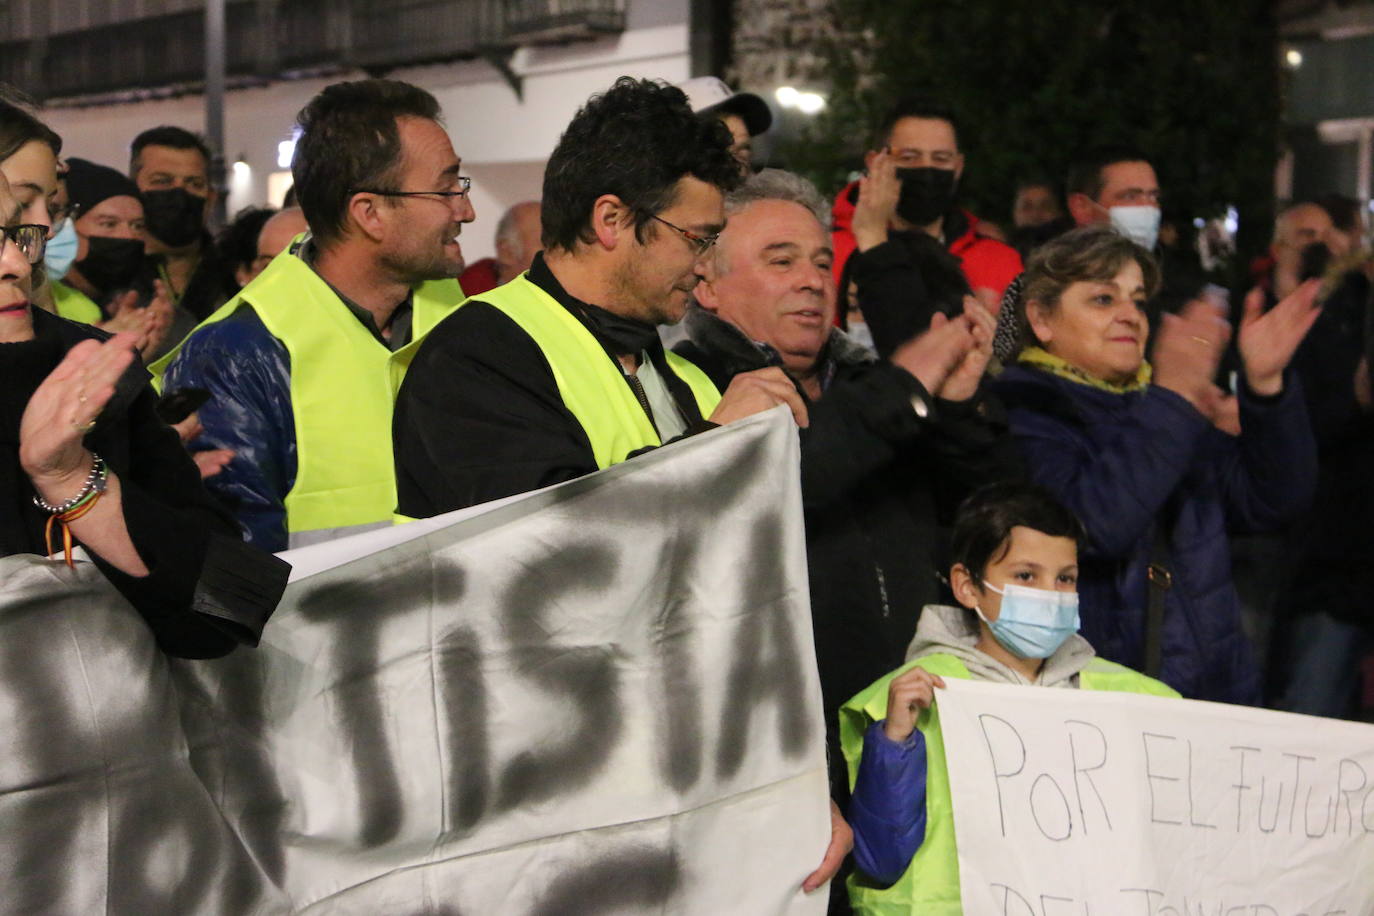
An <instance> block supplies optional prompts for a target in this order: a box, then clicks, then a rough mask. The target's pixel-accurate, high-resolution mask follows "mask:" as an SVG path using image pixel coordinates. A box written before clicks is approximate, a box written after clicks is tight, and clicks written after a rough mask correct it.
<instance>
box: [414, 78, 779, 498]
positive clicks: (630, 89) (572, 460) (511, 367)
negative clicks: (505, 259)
mask: <svg viewBox="0 0 1374 916" xmlns="http://www.w3.org/2000/svg"><path fill="white" fill-rule="evenodd" d="M729 147H730V136H729V133H728V132H727V131H726V130H725V128H724V127H723V126H722V125H721V124H720V123H719V122H717V121H714V120H711V121H701V120H698V119H697V118H696V117H695V116H694V115H693V114H692V111H691V109H690V108H689V107H688V105H687V100H686V97H685V96H684V95H683V94H682V92H681V90H678V89H675V88H673V87H671V86H663V85H660V84H657V83H653V82H650V81H647V80H633V79H630V78H628V77H622V78H621V79H620V80H618V81H617V82H616V84H615V85H614V86H613V87H612V88H611V89H609V90H608V91H607V92H605V93H603V94H601V95H599V96H595V97H593V98H592V99H591V100H590V101H589V102H588V103H587V104H586V105H585V106H584V107H583V108H582V109H581V110H580V111H579V112H578V113H577V115H576V116H575V117H574V118H573V120H572V123H571V124H569V125H568V128H567V130H566V131H565V132H564V133H563V137H562V139H561V140H560V141H559V143H558V146H557V148H556V149H555V150H554V152H553V155H552V157H551V158H550V159H549V164H548V167H547V169H546V170H545V172H544V190H543V212H542V216H541V222H542V227H543V243H544V251H543V252H542V253H541V254H539V255H537V256H536V257H535V259H534V263H533V264H532V265H531V267H530V269H529V272H528V273H527V274H525V275H522V276H521V277H517V278H516V279H515V280H512V281H511V282H510V283H507V284H505V285H503V286H499V287H497V288H496V289H494V290H491V291H489V292H486V293H483V294H481V295H480V296H477V297H474V299H472V300H470V301H469V302H468V303H467V304H465V305H464V306H463V307H462V308H461V309H459V310H458V311H457V312H456V313H455V314H454V315H452V316H450V317H449V318H448V319H446V320H445V321H444V322H442V323H441V324H440V326H439V327H437V328H435V329H434V332H433V333H432V334H431V335H430V337H429V339H428V340H426V341H425V344H424V346H423V347H421V348H420V351H419V352H418V353H417V354H416V357H415V360H414V363H413V365H412V366H411V369H410V372H409V374H408V375H407V377H406V381H405V383H404V384H403V385H402V387H401V391H400V395H399V396H398V399H397V403H396V421H395V427H394V436H395V451H396V475H397V494H398V497H399V510H400V512H401V514H403V515H407V516H412V517H429V516H433V515H438V514H440V513H443V512H448V511H450V510H453V509H458V508H462V507H465V506H471V505H475V504H477V503H482V502H486V501H488V500H492V499H497V498H499V497H503V496H510V495H512V494H516V493H523V492H526V491H529V490H534V489H538V488H540V487H545V486H549V485H551V484H555V483H560V482H562V481H565V480H571V479H573V478H575V477H580V476H582V475H583V474H588V473H591V472H592V471H595V470H598V469H600V468H605V467H609V466H610V465H613V464H616V463H619V462H621V461H624V460H625V459H626V458H629V457H632V456H633V455H635V454H636V453H638V452H641V451H643V450H645V449H648V448H653V447H656V446H659V445H661V444H663V443H665V442H669V441H671V440H673V439H675V438H678V437H680V436H683V435H690V434H692V433H695V432H698V431H700V430H702V429H707V428H710V427H711V426H713V425H715V424H721V423H728V422H730V421H731V420H735V419H739V418H741V417H744V416H748V415H750V414H753V413H757V412H758V411H761V410H766V409H768V408H770V407H773V406H774V405H776V404H780V403H786V404H789V405H790V406H791V407H792V409H793V412H794V414H795V415H796V417H797V419H798V422H801V423H803V424H804V423H805V407H804V406H803V405H802V402H801V399H800V398H799V397H798V395H797V393H796V390H795V389H794V388H793V387H792V384H791V383H790V382H789V381H788V380H787V378H786V376H784V375H783V374H782V372H781V371H780V370H778V369H776V368H770V369H765V370H762V371H759V372H752V373H746V374H745V375H744V376H741V377H739V378H737V379H736V380H735V381H734V382H732V383H731V385H730V386H729V388H728V389H727V390H726V391H725V393H724V395H723V396H722V394H721V393H720V392H719V391H718V390H717V389H716V387H715V386H714V385H712V384H711V382H710V380H709V379H708V378H707V377H706V376H705V374H703V373H702V372H701V370H699V369H698V368H697V367H695V366H693V365H692V364H691V363H690V362H688V361H687V360H685V359H683V358H681V357H679V356H677V355H676V354H672V353H667V352H665V351H664V348H663V345H662V344H661V343H660V341H659V337H658V325H660V324H674V323H676V322H677V321H679V320H680V319H681V318H682V316H683V313H684V312H685V311H686V308H687V301H688V298H689V296H690V294H691V292H692V290H693V288H694V287H695V286H696V284H697V280H698V279H699V277H700V271H701V270H702V258H703V255H704V254H705V253H706V252H707V250H708V249H709V248H710V247H711V245H712V244H713V243H714V242H715V238H716V235H717V234H718V233H719V232H720V230H721V228H722V226H723V225H724V222H725V218H724V215H723V209H722V195H723V192H724V191H728V190H729V189H731V188H733V187H734V186H735V185H737V184H738V183H739V181H740V175H739V168H738V166H737V165H736V163H735V161H734V159H733V158H732V157H731V155H730V152H729Z"/></svg>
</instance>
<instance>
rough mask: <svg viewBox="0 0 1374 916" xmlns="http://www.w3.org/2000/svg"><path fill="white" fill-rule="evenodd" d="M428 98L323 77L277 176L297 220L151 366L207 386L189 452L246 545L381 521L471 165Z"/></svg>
mask: <svg viewBox="0 0 1374 916" xmlns="http://www.w3.org/2000/svg"><path fill="white" fill-rule="evenodd" d="M439 117H440V113H439V105H438V103H437V102H436V101H435V100H434V97H433V96H431V95H430V94H429V93H427V92H425V91H424V90H422V89H419V88H417V87H415V86H411V85H409V84H407V83H401V82H395V81H390V80H363V81H359V82H350V83H336V84H334V85H332V86H329V87H326V88H325V89H324V91H323V92H321V93H320V94H319V95H318V96H316V97H315V98H314V99H313V100H312V101H311V102H310V104H308V105H307V106H306V107H305V108H304V109H303V110H302V111H301V113H300V116H299V118H298V122H299V124H298V126H299V128H300V136H299V139H298V140H297V143H296V153H295V157H294V159H293V160H292V164H291V172H292V177H293V179H294V181H295V187H296V192H297V196H298V198H299V201H300V207H301V210H302V212H303V213H304V216H305V220H306V222H307V223H308V224H309V227H310V233H309V234H308V235H306V236H304V237H303V238H302V239H300V240H297V241H296V242H295V243H293V244H292V245H291V246H290V247H289V248H288V249H287V250H286V251H285V252H283V253H282V254H280V255H278V256H277V257H276V258H274V259H273V260H272V262H271V263H270V264H268V266H267V267H266V269H265V270H263V272H262V273H261V274H260V275H259V276H258V277H257V278H256V279H255V280H253V282H251V283H250V284H248V286H246V287H244V289H243V290H242V292H240V293H239V295H238V296H237V297H235V298H234V299H233V300H231V301H230V302H228V303H227V304H225V306H224V307H223V308H221V309H220V310H219V311H217V312H216V313H215V314H213V315H211V316H210V317H209V318H208V319H207V320H206V322H205V323H204V324H202V325H201V326H200V327H199V328H197V329H196V330H195V331H194V332H193V333H192V334H191V336H190V337H189V338H188V339H187V340H186V342H185V343H184V344H183V345H182V346H181V348H180V349H179V351H177V352H175V353H173V354H171V355H169V356H168V357H167V358H166V359H164V360H161V361H159V362H158V363H156V364H154V366H153V371H154V372H155V373H156V374H158V375H160V376H161V380H162V387H163V390H164V391H165V392H172V391H176V390H178V389H181V388H202V389H205V390H208V391H209V392H210V394H211V399H210V400H209V401H208V402H207V403H206V404H205V405H204V406H203V407H201V408H200V421H201V424H202V425H203V426H204V433H203V434H202V435H201V437H200V439H199V440H197V441H196V442H195V443H193V444H192V448H193V449H202V448H207V449H208V448H226V449H232V450H233V451H234V452H235V457H234V459H233V460H232V461H230V463H229V465H228V466H227V467H226V468H225V470H224V471H223V472H221V473H220V474H219V475H217V476H216V477H214V478H211V479H210V480H208V481H207V484H208V486H209V489H211V490H212V491H213V492H214V493H215V494H216V495H217V496H219V497H220V498H221V499H223V500H224V501H225V502H226V503H227V504H228V505H229V507H230V508H231V509H232V510H233V511H234V512H235V514H236V515H237V517H238V519H239V521H240V523H241V524H242V525H243V527H244V529H245V531H246V532H247V538H248V540H249V542H250V543H252V544H254V545H255V546H258V547H261V548H263V549H265V550H271V551H278V550H283V549H285V548H287V547H288V546H290V547H298V546H304V545H306V544H311V543H317V542H319V541H323V540H329V539H331V538H334V537H339V536H342V535H345V534H352V533H355V532H357V531H359V530H363V529H366V528H370V527H376V526H380V525H386V524H390V522H391V517H392V512H393V510H394V508H395V506H396V488H395V476H394V472H393V466H394V462H393V458H392V453H391V435H390V433H391V415H392V408H393V406H394V401H393V396H392V392H393V391H394V388H393V387H392V386H393V378H394V377H395V376H396V375H399V374H400V373H402V372H404V370H405V367H406V366H407V365H408V363H409V361H410V357H411V354H412V353H413V352H414V351H415V349H416V348H417V347H418V346H419V343H420V341H421V339H422V338H423V337H424V335H425V334H426V333H427V332H428V331H429V330H430V329H431V328H433V327H434V326H435V325H436V324H437V323H438V322H439V321H440V319H442V318H444V317H445V316H446V315H448V314H449V313H450V312H452V311H453V310H454V309H455V308H456V307H457V305H458V303H459V302H460V301H461V300H462V298H463V294H462V291H461V290H460V289H459V286H458V283H457V281H456V280H454V279H453V278H455V277H457V276H458V274H459V273H461V272H462V269H463V254H462V249H461V247H460V246H459V242H458V235H459V233H460V232H461V231H462V228H463V224H464V223H469V222H471V221H472V220H473V218H474V213H473V209H472V204H471V203H470V202H469V200H468V187H469V183H470V182H469V179H468V178H466V177H464V176H462V175H460V174H459V165H460V161H459V158H458V156H457V154H456V153H455V152H454V151H453V145H452V144H451V142H450V141H449V137H448V134H447V133H446V132H445V130H444V128H443V126H442V125H441V124H440V122H439Z"/></svg>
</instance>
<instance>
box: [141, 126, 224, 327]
mask: <svg viewBox="0 0 1374 916" xmlns="http://www.w3.org/2000/svg"><path fill="white" fill-rule="evenodd" d="M210 156H211V154H210V148H209V147H208V146H206V144H205V141H204V140H202V139H201V138H200V137H198V136H197V135H195V134H193V133H191V132H190V131H189V130H185V129H184V128H180V127H172V126H166V125H164V126H162V127H154V128H151V129H150V130H145V131H144V132H143V133H141V134H139V135H138V136H137V137H135V138H134V142H133V144H132V145H131V146H130V159H129V177H130V178H132V179H133V180H134V182H135V183H136V184H137V185H138V190H139V194H140V196H141V197H142V199H143V209H144V214H145V218H146V224H147V237H148V254H149V255H150V256H151V261H152V263H151V264H150V265H149V272H150V273H151V274H152V276H154V277H157V278H158V279H161V280H162V282H163V284H164V285H165V286H166V287H167V291H168V293H169V294H170V295H171V297H172V301H173V302H174V303H176V304H177V306H178V307H179V311H180V312H183V313H184V314H182V315H181V318H182V320H181V321H180V322H179V325H185V326H184V327H181V328H180V329H179V330H180V334H179V335H177V336H178V339H179V338H180V336H184V334H185V333H186V332H188V331H190V329H191V327H194V325H195V322H196V321H199V320H201V319H203V318H205V317H206V316H208V315H209V314H210V313H211V312H213V311H214V310H215V309H217V308H219V307H220V306H221V305H223V304H224V303H225V302H227V301H228V299H229V296H230V294H231V293H230V291H229V290H226V289H223V288H222V284H221V283H219V282H218V278H219V273H220V272H219V271H216V270H214V269H212V268H211V266H210V265H209V264H208V262H207V260H206V259H207V257H208V256H210V255H211V252H212V249H213V246H212V244H211V238H210V234H209V233H208V232H207V231H206V228H205V224H206V221H207V220H208V219H209V216H210V213H211V211H212V210H213V208H214V204H215V199H216V196H217V192H216V190H215V188H213V187H212V186H211V184H210Z"/></svg>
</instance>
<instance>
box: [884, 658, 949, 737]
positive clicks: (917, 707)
mask: <svg viewBox="0 0 1374 916" xmlns="http://www.w3.org/2000/svg"><path fill="white" fill-rule="evenodd" d="M944 686H945V682H944V679H943V678H941V677H940V676H939V675H938V674H931V673H930V672H929V671H927V670H926V669H924V668H921V667H919V666H918V667H916V668H912V669H911V670H910V671H907V672H906V673H905V674H901V675H898V676H897V677H894V678H893V679H892V682H891V683H890V684H888V685H887V721H886V722H884V723H883V734H885V735H887V737H888V738H889V739H890V740H892V741H895V742H897V743H898V744H901V743H902V742H903V741H905V740H906V739H907V738H909V737H911V733H912V732H913V731H915V730H916V720H917V719H918V718H919V717H920V715H921V710H923V709H929V708H930V704H931V703H933V702H935V688H936V687H940V688H943V687H944Z"/></svg>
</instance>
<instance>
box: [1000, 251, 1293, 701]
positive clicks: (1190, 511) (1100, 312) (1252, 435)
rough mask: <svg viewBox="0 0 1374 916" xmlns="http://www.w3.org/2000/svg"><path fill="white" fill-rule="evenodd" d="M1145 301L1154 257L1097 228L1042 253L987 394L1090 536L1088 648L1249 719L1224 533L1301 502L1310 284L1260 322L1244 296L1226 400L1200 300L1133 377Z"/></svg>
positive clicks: (1224, 328) (1140, 358)
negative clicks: (1009, 360) (1301, 375)
mask: <svg viewBox="0 0 1374 916" xmlns="http://www.w3.org/2000/svg"><path fill="white" fill-rule="evenodd" d="M1158 286H1159V268H1158V267H1157V265H1156V264H1155V260H1154V258H1153V256H1152V255H1151V254H1150V253H1149V252H1148V251H1146V250H1145V249H1144V248H1142V247H1141V246H1139V245H1137V244H1136V243H1135V242H1133V241H1131V240H1130V239H1128V238H1126V237H1125V236H1123V235H1119V234H1118V233H1117V232H1116V231H1114V230H1112V229H1110V228H1107V227H1088V228H1083V229H1076V230H1074V231H1072V232H1069V233H1067V234H1065V235H1063V236H1060V237H1059V238H1057V239H1054V240H1052V241H1050V242H1048V243H1046V244H1045V245H1043V246H1042V247H1040V248H1039V249H1037V250H1036V252H1035V254H1034V255H1033V256H1032V257H1031V260H1030V263H1029V265H1028V266H1027V268H1026V272H1025V274H1024V276H1023V278H1022V293H1021V296H1022V298H1021V301H1020V303H1019V304H1018V309H1017V314H1018V319H1019V323H1020V330H1021V348H1020V352H1019V353H1018V354H1017V356H1016V358H1015V361H1014V364H1012V365H1009V366H1008V367H1007V368H1006V369H1005V370H1004V371H1003V372H1002V374H1001V375H999V376H998V377H997V379H996V381H995V382H994V384H993V390H994V391H995V392H996V393H997V394H998V395H999V397H1001V399H1002V401H1003V403H1004V404H1005V405H1006V406H1007V409H1008V420H1009V422H1010V426H1011V431H1012V434H1013V436H1014V437H1015V439H1016V442H1017V445H1018V446H1019V447H1020V449H1021V453H1022V457H1024V458H1025V461H1026V466H1027V468H1028V470H1029V471H1030V474H1031V477H1032V479H1034V480H1035V482H1037V483H1039V484H1041V485H1042V486H1044V487H1045V488H1046V489H1047V490H1049V491H1050V492H1051V493H1052V494H1053V495H1054V496H1056V497H1057V498H1058V499H1059V500H1060V501H1061V502H1062V503H1064V505H1065V506H1067V507H1068V508H1069V509H1070V510H1071V511H1072V512H1073V513H1074V514H1075V515H1076V516H1078V518H1080V519H1081V520H1082V521H1083V524H1084V527H1085V528H1086V530H1087V539H1086V541H1085V542H1084V547H1083V550H1082V552H1081V554H1080V567H1081V568H1080V574H1079V580H1078V592H1079V600H1080V613H1081V616H1082V623H1083V625H1082V632H1083V635H1084V636H1085V637H1087V639H1088V641H1089V642H1091V643H1092V644H1093V645H1094V646H1095V647H1096V648H1097V650H1098V652H1099V653H1100V654H1101V655H1102V656H1103V657H1104V658H1107V659H1109V660H1111V661H1115V662H1119V663H1121V664H1124V665H1129V666H1131V667H1134V668H1138V669H1145V671H1146V673H1148V674H1152V675H1154V676H1157V677H1159V678H1160V679H1161V680H1163V681H1164V682H1165V683H1167V684H1168V685H1169V686H1171V687H1173V688H1175V689H1176V690H1178V691H1179V692H1180V693H1182V694H1183V695H1184V696H1185V697H1189V698H1191V699H1204V700H1216V701H1219V702H1227V703H1250V704H1254V703H1258V702H1259V700H1260V682H1259V668H1258V665H1257V664H1256V662H1255V660H1254V658H1253V652H1252V649H1251V646H1250V644H1249V642H1248V639H1247V638H1246V636H1245V634H1244V632H1243V631H1242V629H1241V620H1240V606H1239V601H1238V599H1237V597H1236V591H1235V586H1234V585H1233V584H1232V581H1231V563H1230V553H1229V548H1228V546H1227V535H1228V533H1231V532H1234V531H1238V530H1248V531H1263V530H1272V529H1274V528H1277V527H1279V526H1281V525H1283V524H1285V523H1286V522H1287V521H1289V520H1291V519H1293V518H1294V517H1295V515H1296V514H1297V513H1299V512H1301V511H1302V510H1303V509H1304V508H1305V507H1306V505H1307V503H1308V502H1309V501H1310V500H1311V497H1312V492H1313V487H1314V484H1315V480H1316V446H1315V444H1314V442H1313V437H1312V430H1311V426H1310V424H1309V422H1308V419H1307V412H1306V408H1305V406H1304V403H1303V399H1302V394H1301V392H1300V391H1299V390H1298V389H1299V385H1298V382H1297V379H1296V378H1295V377H1294V376H1293V374H1292V373H1291V372H1290V371H1288V364H1289V362H1290V361H1291V360H1292V358H1293V353H1294V351H1295V350H1296V349H1297V346H1298V344H1299V343H1300V342H1301V341H1302V339H1303V336H1304V335H1305V334H1306V333H1307V331H1308V329H1309V328H1311V326H1312V322H1313V321H1314V320H1315V319H1316V316H1317V312H1318V308H1317V306H1316V305H1315V304H1314V296H1315V294H1316V287H1315V285H1311V284H1309V285H1307V286H1304V287H1301V288H1300V289H1299V290H1298V291H1297V292H1295V293H1294V294H1293V295H1291V296H1289V297H1288V298H1287V299H1285V300H1284V301H1283V302H1280V303H1279V304H1278V305H1276V306H1275V307H1274V308H1273V309H1270V310H1269V311H1268V312H1264V311H1262V308H1261V303H1260V302H1259V301H1258V300H1257V299H1255V298H1254V297H1250V298H1249V299H1247V301H1246V305H1245V310H1244V317H1243V318H1242V320H1241V322H1240V326H1239V329H1238V332H1237V334H1238V340H1237V343H1238V350H1239V352H1240V355H1241V358H1242V360H1243V363H1244V371H1243V372H1242V373H1240V376H1241V378H1240V383H1239V391H1238V392H1237V394H1236V396H1229V395H1225V394H1223V393H1222V392H1221V391H1220V390H1219V389H1218V388H1217V387H1216V386H1215V385H1214V384H1213V378H1214V376H1215V375H1216V369H1217V363H1218V361H1219V359H1220V357H1221V354H1222V352H1223V350H1224V348H1225V347H1226V344H1227V342H1228V341H1229V339H1230V337H1231V328H1230V326H1229V325H1228V324H1227V323H1226V321H1225V320H1224V319H1223V318H1222V316H1221V313H1220V311H1219V309H1218V307H1217V306H1216V305H1215V304H1213V303H1210V302H1206V301H1195V302H1192V303H1190V304H1189V305H1188V306H1186V307H1185V308H1184V309H1183V311H1182V312H1181V313H1179V314H1177V315H1174V314H1165V315H1164V316H1163V320H1162V322H1161V323H1160V326H1159V327H1158V329H1157V331H1156V333H1155V335H1154V337H1155V340H1154V347H1153V351H1152V359H1151V361H1150V362H1146V360H1145V353H1146V348H1145V345H1146V341H1147V339H1148V338H1149V336H1150V327H1149V322H1148V320H1147V319H1146V313H1145V308H1144V305H1145V302H1146V301H1147V300H1148V299H1149V298H1150V297H1151V296H1152V295H1153V294H1154V293H1155V291H1156V290H1157V289H1158ZM1152 621H1156V622H1155V623H1152ZM1156 659H1157V660H1158V663H1159V665H1160V667H1159V668H1158V669H1157V672H1158V673H1156V670H1152V669H1154V665H1155V660H1156Z"/></svg>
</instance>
